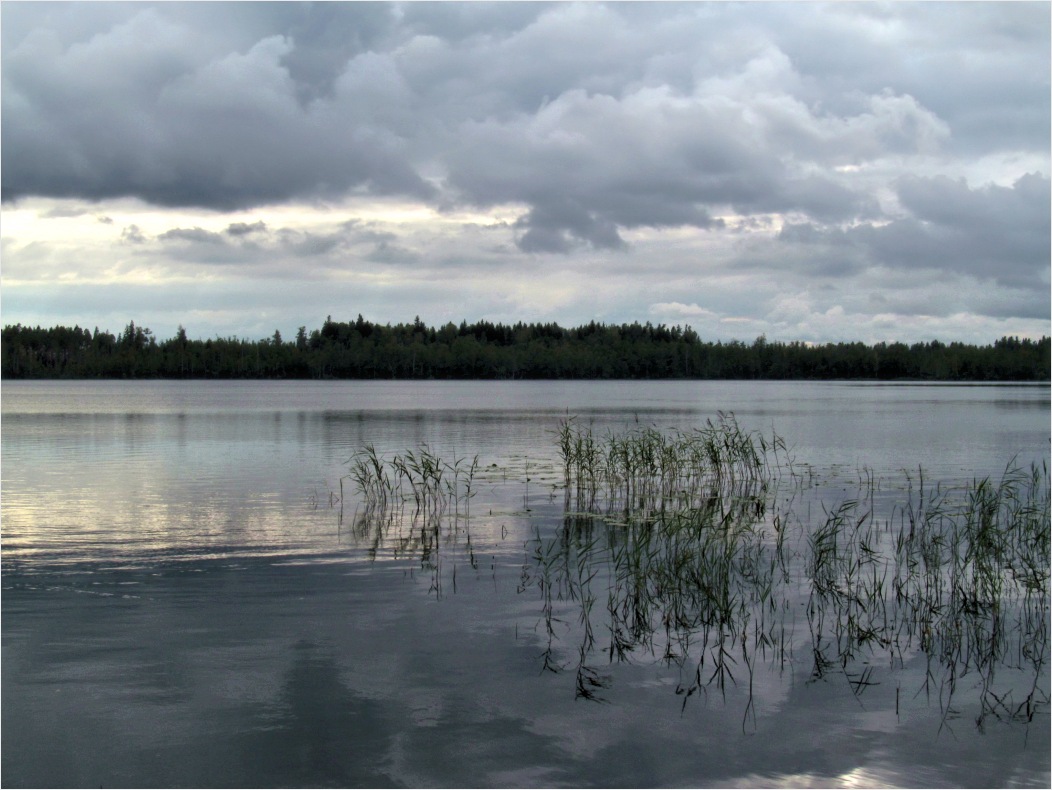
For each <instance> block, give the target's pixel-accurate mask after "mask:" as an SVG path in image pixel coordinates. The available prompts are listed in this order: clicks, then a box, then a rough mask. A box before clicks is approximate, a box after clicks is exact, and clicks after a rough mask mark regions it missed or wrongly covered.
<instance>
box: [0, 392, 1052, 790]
mask: <svg viewBox="0 0 1052 790" xmlns="http://www.w3.org/2000/svg"><path fill="white" fill-rule="evenodd" d="M0 397H2V408H3V414H2V418H3V422H2V462H3V466H2V517H3V524H2V530H3V532H2V538H3V556H2V562H3V588H4V589H3V621H2V623H3V625H2V628H3V643H2V651H3V652H2V660H3V673H2V683H3V722H2V723H3V731H2V733H3V734H2V738H3V744H2V745H3V756H2V777H0V778H2V780H3V783H4V784H5V786H11V787H15V786H44V785H53V786H71V785H72V786H81V785H89V784H91V785H106V786H131V785H136V786H161V785H164V786H168V785H198V786H220V785H221V786H248V785H253V786H291V785H310V786H324V785H362V784H365V785H371V786H389V785H396V786H405V785H409V786H419V785H428V786H452V785H456V786H502V785H512V786H535V785H543V786H560V785H574V786H579V785H600V786H628V785H632V786H670V785H692V786H728V785H748V786H755V785H784V784H792V783H796V784H800V783H803V784H807V785H826V784H829V785H845V784H856V785H857V784H860V783H861V784H900V785H913V786H916V785H924V786H929V785H930V786H1006V785H1039V786H1047V785H1048V784H1049V781H1050V780H1049V756H1048V749H1047V745H1048V742H1049V723H1048V708H1047V694H1048V688H1049V683H1048V671H1047V665H1048V664H1047V651H1048V646H1047V641H1046V642H1045V643H1044V646H1043V647H1039V648H1038V650H1039V652H1042V651H1043V652H1042V654H1043V655H1044V660H1043V667H1042V668H1041V669H1040V670H1039V671H1038V673H1037V675H1036V676H1035V677H1034V678H1033V680H1034V681H1035V682H1036V683H1037V685H1038V687H1039V689H1040V690H1042V692H1043V695H1044V696H1043V698H1044V700H1045V703H1046V704H1045V705H1044V706H1043V708H1042V709H1041V710H1040V712H1039V713H1038V714H1037V715H1035V716H1032V717H1029V720H1026V721H1022V720H1019V719H1013V718H1011V717H1004V718H1005V720H1000V719H998V718H997V717H994V716H987V717H985V718H984V719H983V722H982V726H981V727H980V726H977V724H976V718H977V716H976V710H977V708H976V707H975V706H976V704H977V703H976V702H975V700H976V698H977V692H975V688H974V687H975V686H976V684H977V683H979V679H980V675H979V674H978V673H976V672H974V671H973V672H971V673H969V672H965V673H963V674H962V676H961V677H960V678H957V679H955V683H954V686H955V693H954V696H953V698H952V700H951V702H950V703H949V704H946V703H945V701H944V700H943V701H940V699H939V694H940V690H941V691H942V692H943V693H944V692H945V690H946V688H947V685H946V683H945V681H944V680H943V681H942V682H941V683H940V684H925V683H924V682H923V681H924V678H925V673H926V672H927V669H926V663H925V662H927V661H928V660H929V658H930V657H928V656H925V655H924V653H923V651H920V650H913V651H912V652H910V653H909V655H905V656H901V655H900V656H899V665H896V666H895V667H894V668H893V666H892V665H893V664H894V660H893V659H891V658H889V656H888V652H887V651H884V652H880V651H877V652H875V653H873V654H872V655H871V656H869V657H866V658H860V659H859V660H858V662H855V663H852V664H851V665H850V666H848V667H846V668H845V669H844V670H843V671H840V672H830V673H828V674H827V675H825V676H823V677H820V678H815V677H814V662H813V658H812V657H811V656H809V655H808V653H807V646H808V644H809V640H808V638H807V629H808V622H807V618H806V616H805V615H804V614H803V606H802V603H801V601H798V600H794V602H792V603H791V606H793V607H797V610H794V611H791V612H787V613H782V614H779V617H780V618H781V619H780V622H782V623H785V624H787V627H788V628H789V629H791V630H792V629H795V630H794V632H793V635H791V636H789V637H787V638H786V642H785V644H788V645H789V646H790V647H793V648H794V650H793V651H792V655H790V656H789V657H788V658H783V657H779V658H778V659H777V660H776V659H775V658H774V657H773V655H768V656H766V657H761V656H757V657H756V660H755V661H753V660H752V658H750V659H749V661H750V662H752V665H751V670H750V671H746V667H745V666H743V662H742V660H741V654H740V652H739V653H736V654H735V655H736V656H737V660H738V664H737V665H736V668H735V670H734V671H735V677H734V680H733V682H727V683H724V684H722V687H717V686H716V685H712V684H710V685H706V686H705V688H704V689H701V690H699V691H698V692H697V693H692V694H691V695H690V697H689V699H686V700H685V699H684V697H685V696H686V695H685V694H683V693H680V694H677V689H680V690H682V689H684V688H686V686H687V685H689V680H690V676H691V675H692V674H693V673H694V670H695V668H696V666H697V665H696V660H697V656H698V655H701V656H705V655H706V653H705V651H704V650H703V649H699V650H698V653H697V654H693V653H692V654H691V660H690V661H679V662H677V661H670V660H668V658H667V657H666V656H663V655H662V652H663V651H662V650H661V649H655V651H654V653H655V654H653V655H651V654H648V653H647V651H645V650H637V651H635V652H634V653H633V655H632V656H631V657H630V660H624V661H618V660H616V658H614V657H612V656H610V655H609V654H608V652H609V651H607V650H606V647H607V645H608V644H609V642H610V640H611V634H610V633H609V631H608V628H609V622H607V621H606V620H604V619H603V617H601V616H599V614H601V613H602V612H601V611H600V610H601V609H602V605H601V604H597V607H598V608H597V610H596V611H597V612H598V614H597V615H596V616H595V617H594V628H595V631H596V633H595V645H594V647H593V649H592V650H591V651H589V652H588V655H587V662H586V663H587V666H588V668H590V669H593V670H594V671H595V672H596V673H597V675H598V676H599V677H601V680H602V683H603V685H602V687H601V689H600V690H601V694H599V695H597V696H598V697H600V698H601V700H602V701H595V700H590V699H585V698H582V697H581V696H580V695H579V694H577V693H576V691H577V681H578V679H579V677H580V675H579V672H578V669H579V667H580V666H581V663H582V659H581V640H580V636H581V629H582V613H581V612H582V607H581V601H580V600H575V598H574V591H573V590H572V589H563V590H556V591H555V594H554V595H551V591H550V590H549V593H548V594H546V593H545V589H544V585H543V584H541V583H540V581H541V580H542V578H543V577H542V574H540V573H539V572H538V564H537V560H536V554H537V550H538V548H541V549H543V548H544V547H545V546H548V547H550V546H552V545H553V544H552V543H551V541H552V540H553V539H555V538H557V537H558V536H559V535H560V534H563V533H562V532H561V530H564V529H565V520H564V504H563V493H562V492H561V490H560V489H559V488H558V487H557V486H558V485H559V483H560V481H561V479H562V473H561V469H560V467H559V465H558V453H557V450H556V447H555V444H554V431H555V430H557V428H558V426H559V423H560V420H562V419H566V418H567V417H570V416H573V417H574V419H575V424H577V425H579V426H587V427H590V428H591V429H592V430H593V431H594V432H595V434H596V435H597V436H601V435H607V434H610V433H616V432H623V431H632V430H636V429H638V428H639V427H645V426H653V427H655V428H657V429H659V430H662V431H671V430H689V429H691V428H692V427H696V426H700V425H704V424H705V423H706V421H707V420H717V419H718V414H719V413H720V412H733V413H734V415H735V416H736V418H737V420H738V422H739V423H740V425H741V426H742V428H743V429H744V430H747V431H757V432H762V433H763V434H765V435H771V434H773V433H776V434H777V435H778V436H781V437H782V438H784V440H785V442H786V445H787V447H788V449H789V451H790V452H791V454H792V456H793V458H794V459H795V460H796V461H797V462H798V463H799V464H800V467H801V468H806V469H807V470H808V472H807V473H808V475H809V476H810V480H812V481H813V483H814V484H813V486H812V488H810V489H809V493H807V494H806V496H801V497H800V498H799V500H796V501H794V502H793V503H792V507H793V508H794V512H795V513H797V514H799V518H800V520H801V521H805V520H807V519H808V518H817V515H818V514H820V513H822V507H823V505H827V504H829V503H830V502H832V503H833V504H835V503H836V501H837V497H840V499H843V498H846V497H850V496H853V495H854V493H855V492H856V490H857V488H858V485H859V481H860V480H862V479H866V480H870V479H875V480H878V481H880V487H879V500H880V501H879V503H878V504H877V506H876V507H875V510H877V511H878V516H879V517H880V518H884V519H890V518H891V517H892V515H893V513H894V512H897V511H895V510H894V507H895V505H894V502H895V501H896V499H897V498H901V495H903V494H905V493H906V492H907V489H908V488H909V487H910V486H911V485H916V482H917V481H918V478H919V475H918V471H917V470H918V469H919V468H920V469H923V470H924V475H925V476H926V478H927V483H928V484H934V483H935V482H942V483H944V484H945V485H946V486H947V487H953V486H958V485H962V484H964V483H967V482H968V481H971V480H973V479H975V478H977V477H978V478H981V477H984V476H988V475H992V476H994V477H995V478H996V477H997V476H999V475H1000V474H1001V473H1002V472H1003V470H1004V469H1005V467H1006V465H1008V464H1009V463H1010V462H1012V460H1013V459H1015V462H1016V463H1017V464H1020V465H1023V466H1026V465H1029V464H1030V463H1031V462H1034V461H1036V462H1041V461H1042V460H1046V459H1047V458H1048V454H1049V428H1050V426H1049V388H1048V387H1047V386H949V385H880V384H850V383H757V382H747V383H746V382H413V383H402V382H276V383H271V382H219V383H204V382H5V383H4V384H3V390H2V393H0ZM367 444H371V445H374V446H375V447H376V449H377V451H378V452H379V453H380V454H381V455H382V456H384V457H387V458H390V457H391V456H392V455H394V454H397V453H404V452H405V451H406V450H407V449H412V450H418V449H419V448H420V447H422V446H424V445H426V446H427V447H428V448H430V449H431V450H432V451H434V452H435V453H436V454H438V455H439V456H441V457H443V458H445V459H447V460H448V461H453V460H455V459H458V458H460V459H465V460H467V461H470V460H471V459H472V458H473V457H475V456H476V455H477V456H478V462H479V466H478V469H479V471H478V474H477V479H476V487H475V488H476V490H475V495H474V496H473V497H472V498H471V500H470V502H469V503H467V502H465V503H464V505H465V507H464V510H468V512H467V513H464V512H462V511H461V505H460V504H458V505H457V506H456V513H455V514H453V513H452V508H451V512H450V514H449V515H448V516H447V517H446V518H445V520H444V521H443V522H442V524H441V528H440V529H439V530H437V531H436V532H434V533H433V534H432V533H427V532H426V530H423V529H422V527H424V526H426V525H424V524H422V523H421V522H420V521H419V520H416V521H414V519H413V518H412V512H411V508H410V509H409V510H408V511H403V516H404V518H403V519H402V521H400V522H399V523H397V524H393V525H390V524H389V525H388V527H387V528H386V529H380V528H378V527H377V526H376V525H373V526H370V525H369V524H366V523H363V522H362V520H361V518H360V517H361V514H362V508H363V507H364V505H363V503H362V502H361V498H360V497H357V496H356V495H355V493H354V491H353V485H352V483H351V481H350V480H346V479H344V480H343V481H342V485H343V497H342V499H341V497H340V493H341V478H342V477H343V476H344V475H346V474H347V471H348V467H347V461H348V459H349V458H350V457H351V456H352V455H353V454H354V453H355V451H356V450H358V449H359V448H361V447H363V446H364V445H367ZM768 518H769V516H768ZM605 528H606V527H603V529H605ZM425 533H426V534H425ZM597 534H598V533H597ZM582 562H584V560H582ZM604 572H605V571H604ZM593 583H594V584H599V577H596V580H595V581H594V582H593ZM595 592H596V594H597V596H605V595H606V590H605V588H601V587H597V588H596V590H595ZM604 600H605V599H604ZM1044 608H1045V609H1046V610H1047V606H1045V607H1044ZM552 617H554V621H555V623H556V625H555V626H554V628H553V627H551V622H552ZM1031 648H1032V646H1030V647H1028V648H1027V649H1031ZM749 649H750V650H751V649H752V648H751V647H750V648H749ZM1022 650H1023V646H1020V647H1019V652H1022ZM749 655H752V654H751V653H750V654H749ZM549 661H550V664H551V666H550V667H549V668H550V669H555V670H556V671H548V669H545V666H546V663H548V662H549ZM862 661H867V662H869V664H871V665H872V667H873V670H872V672H873V673H874V674H870V675H867V677H868V678H869V679H871V680H872V681H873V685H867V686H866V687H865V690H864V693H861V694H860V693H859V686H858V685H857V684H856V685H852V677H857V676H858V675H857V673H858V672H860V671H864V667H863V665H862V664H861V662H862ZM1020 663H1025V661H1022V660H1019V661H1015V664H1016V665H1018V664H1020ZM711 668H712V663H711V659H709V663H708V664H706V665H705V672H704V675H705V676H706V677H707V676H708V674H709V672H710V671H711ZM1018 672H1019V670H1018V668H1017V667H1016V668H1013V667H1008V668H1006V669H1005V670H1004V672H1003V673H1002V675H1001V676H999V677H1003V678H1006V679H1007V680H1006V681H1005V682H1009V681H1011V679H1012V678H1013V677H1014V676H1013V673H1018ZM852 673H854V674H852ZM940 677H941V676H940ZM1020 678H1021V680H1020V681H1019V682H1028V681H1026V679H1025V678H1023V675H1022V674H1020ZM926 685H927V687H925V686H926ZM597 688H598V687H597ZM1012 688H1013V693H1014V694H1015V699H1017V700H1018V699H1022V697H1023V691H1022V690H1021V689H1015V687H1012ZM970 692H973V693H970ZM1041 696H1042V695H1040V694H1039V695H1038V697H1041ZM685 703H686V704H685Z"/></svg>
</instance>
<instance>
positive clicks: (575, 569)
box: [538, 415, 1050, 726]
mask: <svg viewBox="0 0 1052 790" xmlns="http://www.w3.org/2000/svg"><path fill="white" fill-rule="evenodd" d="M557 436H558V446H559V450H560V454H561V456H562V460H563V470H564V485H565V495H566V512H567V516H566V518H565V520H564V525H563V529H562V530H561V531H560V532H559V533H558V534H557V535H556V536H555V537H553V538H551V539H550V540H549V541H548V543H547V544H546V545H545V546H544V547H543V548H541V549H538V552H539V555H543V556H544V557H545V558H546V560H545V562H546V564H545V571H544V573H545V578H546V579H547V581H546V585H547V590H549V591H552V590H559V589H561V588H565V589H567V590H570V591H571V594H570V595H569V596H568V598H569V599H570V600H582V601H583V600H586V599H588V596H589V595H591V596H592V597H593V598H594V596H595V594H596V593H595V592H594V588H595V587H596V585H599V586H600V589H601V588H602V586H603V585H605V587H606V607H605V610H606V615H605V621H606V622H605V624H604V625H605V629H606V631H607V632H608V634H609V642H608V645H607V647H606V648H605V653H606V658H607V660H609V661H619V660H634V659H636V658H639V657H641V656H645V655H650V656H656V657H661V658H663V659H665V660H668V661H674V662H676V663H677V664H678V665H679V666H680V667H681V672H682V673H683V674H681V682H680V684H679V686H678V688H677V691H678V692H679V693H681V694H683V695H684V702H685V701H686V698H687V697H690V696H691V695H692V694H694V693H696V692H698V691H703V690H704V689H706V688H709V687H715V688H717V689H718V690H719V691H720V692H724V691H725V689H726V688H727V684H728V682H731V683H738V682H739V681H741V680H742V678H741V675H742V674H744V675H746V676H747V677H748V678H749V680H750V688H751V677H752V673H753V671H754V669H755V667H756V662H757V661H763V660H767V661H769V662H771V663H772V665H773V666H774V667H775V668H778V669H784V668H785V666H786V663H787V661H788V662H789V663H793V662H797V661H798V660H799V656H797V655H796V652H797V651H798V650H799V649H800V648H802V647H803V644H802V643H797V642H795V641H794V638H793V633H794V629H795V625H796V622H795V615H793V614H792V612H793V611H794V607H795V605H796V602H798V601H800V596H801V594H802V596H803V604H804V609H803V611H804V612H805V613H806V620H807V633H808V634H809V636H810V640H809V642H810V644H809V646H808V652H809V654H810V657H811V660H812V661H813V663H812V671H811V673H810V674H811V678H812V680H813V681H816V682H817V681H823V682H825V681H827V680H831V679H835V678H837V677H841V678H843V679H844V680H845V681H846V682H847V683H848V684H849V685H850V688H851V690H852V691H853V692H854V693H855V694H857V695H861V694H863V693H865V692H866V691H867V689H870V688H872V687H873V686H876V685H879V684H880V683H881V677H882V674H881V673H882V670H881V668H880V667H881V666H882V665H884V663H885V662H886V665H887V666H888V667H889V671H891V670H892V669H894V668H895V667H896V664H897V667H898V670H899V671H902V670H903V669H904V667H905V666H906V664H907V662H911V661H912V660H913V658H914V657H915V656H916V655H918V654H920V655H922V656H924V660H925V661H926V662H927V667H926V669H925V672H924V674H923V681H922V683H921V684H920V687H919V688H917V689H916V690H914V692H913V693H914V694H915V695H916V694H925V695H929V696H930V697H933V698H935V699H937V700H938V702H939V705H940V706H941V708H942V712H943V720H944V723H948V722H949V721H950V720H952V718H953V717H954V716H955V715H956V713H957V708H956V706H957V703H958V701H959V688H960V684H961V682H962V681H964V680H967V679H974V680H973V681H972V685H971V687H973V688H977V689H978V692H979V694H978V698H977V700H976V699H975V698H972V702H973V703H975V702H976V701H977V703H978V704H977V706H976V710H977V712H976V714H975V720H976V723H977V725H979V726H983V724H984V722H985V721H986V720H987V719H988V718H989V717H990V716H994V717H997V718H999V719H1007V720H1025V721H1029V720H1031V719H1032V718H1033V716H1034V715H1035V713H1036V712H1038V711H1039V710H1041V711H1044V710H1047V706H1048V703H1049V689H1048V683H1047V674H1048V673H1047V666H1048V660H1049V657H1048V656H1049V645H1048V627H1049V617H1048V615H1049V601H1048V595H1049V562H1050V560H1049V541H1050V535H1049V523H1050V512H1049V479H1048V469H1047V465H1041V466H1033V467H1030V468H1029V469H1022V468H1018V467H1015V466H1009V467H1008V469H1006V471H1005V473H1004V475H1002V477H1001V478H1000V479H999V480H993V479H983V480H976V481H972V482H971V483H970V484H968V485H966V486H962V487H959V488H956V489H944V488H942V487H939V486H935V487H932V486H931V485H930V484H926V482H925V480H924V476H923V472H920V473H919V474H918V475H917V476H916V477H914V476H908V477H907V485H906V487H905V490H904V497H905V501H904V502H900V504H898V505H896V506H895V508H894V509H893V511H892V513H891V515H890V517H888V518H887V519H886V520H883V521H882V520H880V518H879V517H878V514H877V512H876V504H875V496H874V494H875V492H876V490H877V488H878V483H877V481H875V480H874V478H873V475H872V473H871V472H868V471H866V473H865V475H861V474H860V477H859V490H858V493H857V494H856V495H855V496H853V497H849V498H845V499H843V500H841V501H840V502H838V503H835V504H833V505H830V506H825V505H823V506H822V508H821V513H822V515H821V516H820V517H819V518H818V519H817V520H814V521H813V520H812V519H811V517H810V515H809V514H808V515H802V514H800V513H797V512H793V510H792V509H791V502H792V499H793V497H789V498H784V497H778V496H775V492H776V491H777V490H779V486H780V485H781V484H782V482H783V478H784V477H785V475H782V474H781V472H783V471H786V470H788V477H789V479H790V482H791V483H793V484H794V485H795V484H796V483H800V484H801V485H802V484H803V479H802V478H800V477H798V476H797V475H796V472H795V471H794V470H793V465H792V463H791V462H790V463H788V464H786V463H782V462H779V455H778V454H779V453H784V449H785V445H784V443H782V442H781V441H780V440H778V439H775V440H773V441H770V442H766V441H764V442H761V440H760V439H759V438H758V437H757V436H756V435H753V434H746V433H744V432H743V431H741V429H740V428H739V427H738V425H737V423H736V422H735V421H734V420H733V418H729V417H726V416H722V415H721V417H720V419H719V420H718V421H717V422H716V423H712V422H709V423H707V424H706V426H705V427H703V428H701V429H698V430H696V431H692V432H673V433H671V434H661V433H659V432H658V431H655V430H653V429H637V430H634V431H631V432H628V433H626V434H622V435H614V436H609V437H607V438H605V439H604V440H601V441H600V440H597V439H595V437H594V436H592V435H591V433H590V432H589V431H586V430H582V429H580V428H578V427H577V426H576V425H575V424H574V423H573V422H572V421H566V422H563V423H562V424H561V425H560V428H559V432H558V434H557ZM784 457H785V458H786V459H787V460H788V456H787V454H785V455H784ZM797 490H799V489H798V488H794V489H793V492H794V496H795V491H797ZM785 503H790V504H785ZM791 531H795V537H787V535H789V533H790V532H791ZM772 532H773V535H772V534H771V533H772ZM596 535H598V536H599V537H600V540H599V541H598V542H597V541H596V539H595V536H596ZM560 551H565V552H567V553H568V556H569V557H572V558H573V561H572V562H571V561H563V562H559V561H558V560H557V559H552V558H553V556H555V557H556V558H557V557H558V553H559V552H560ZM552 574H555V576H554V577H553V575H552ZM560 574H561V575H560ZM574 590H576V591H577V592H576V593H572V591H574ZM599 595H602V593H601V591H600V592H599ZM548 609H549V611H551V603H550V600H549V603H548ZM581 618H582V620H586V621H587V631H586V633H587V636H586V637H584V638H582V642H581V648H580V649H579V650H578V651H577V653H578V656H577V658H576V662H577V665H578V673H579V674H580V667H582V666H589V664H588V662H589V661H593V660H594V654H593V653H590V652H589V651H588V650H585V649H584V648H585V647H586V646H591V644H592V643H593V642H594V641H595V636H594V635H595V634H596V633H600V632H601V630H602V628H601V626H599V625H598V624H596V623H594V622H592V620H593V619H594V613H593V610H592V609H591V608H589V609H588V610H587V611H585V610H584V608H583V607H582V609H581ZM881 656H883V657H884V661H883V662H882V661H879V660H877V659H878V658H879V657H881ZM546 662H547V664H548V665H549V666H551V664H552V643H551V641H549V645H548V652H547V656H546ZM570 663H571V664H573V660H570ZM591 671H594V670H591ZM999 673H1000V674H999ZM1023 677H1029V678H1030V680H1029V681H1027V682H1021V678H1023ZM899 682H901V680H900V681H899ZM955 695H958V696H955ZM896 710H898V699H897V697H896ZM746 711H747V714H748V712H749V711H752V715H753V716H755V709H754V708H753V707H752V702H751V697H750V701H749V703H748V704H747V707H746ZM743 724H744V722H743Z"/></svg>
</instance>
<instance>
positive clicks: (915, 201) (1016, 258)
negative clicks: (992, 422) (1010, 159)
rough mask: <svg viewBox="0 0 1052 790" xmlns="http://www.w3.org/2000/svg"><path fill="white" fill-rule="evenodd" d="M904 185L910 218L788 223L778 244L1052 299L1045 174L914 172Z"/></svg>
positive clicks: (1051, 204)
mask: <svg viewBox="0 0 1052 790" xmlns="http://www.w3.org/2000/svg"><path fill="white" fill-rule="evenodd" d="M897 188H898V195H899V200H900V201H901V203H902V205H903V207H904V208H906V209H907V210H908V211H909V212H910V215H909V216H906V217H902V218H899V219H896V220H894V221H891V222H886V223H881V224H876V223H873V222H864V223H860V224H858V225H856V226H853V227H850V228H846V229H841V228H837V227H829V226H820V225H817V224H815V223H812V222H802V223H787V224H786V225H785V226H783V228H782V230H781V232H780V233H779V236H778V238H779V241H780V242H782V243H784V244H785V245H788V246H791V247H794V248H796V249H797V250H798V251H801V252H800V254H801V255H806V256H811V257H813V258H814V259H823V258H825V259H833V260H841V261H843V262H844V264H845V271H846V270H847V267H848V264H847V262H848V261H852V262H854V266H855V267H857V266H884V267H888V268H890V269H901V270H906V271H911V270H926V269H934V270H944V271H946V272H947V273H949V272H953V273H957V274H968V275H971V276H974V277H976V278H978V279H980V280H986V281H994V282H997V283H1000V284H1002V285H1005V286H1009V287H1013V288H1026V289H1032V290H1033V291H1034V292H1037V293H1040V294H1042V299H1043V300H1044V301H1045V303H1046V304H1047V297H1048V273H1049V262H1050V260H1052V220H1050V217H1052V197H1050V195H1052V189H1050V182H1049V179H1048V178H1047V177H1046V176H1042V175H1039V174H1029V175H1025V176H1023V177H1022V178H1020V179H1019V180H1017V181H1016V182H1015V184H1013V185H1012V186H1011V187H1001V186H996V185H986V186H982V187H978V188H974V189H973V188H971V187H969V186H968V184H967V183H966V182H965V181H963V180H960V179H949V178H946V177H942V176H937V177H934V178H920V177H916V176H910V177H904V178H902V179H900V180H899V181H898V183H897Z"/></svg>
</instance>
